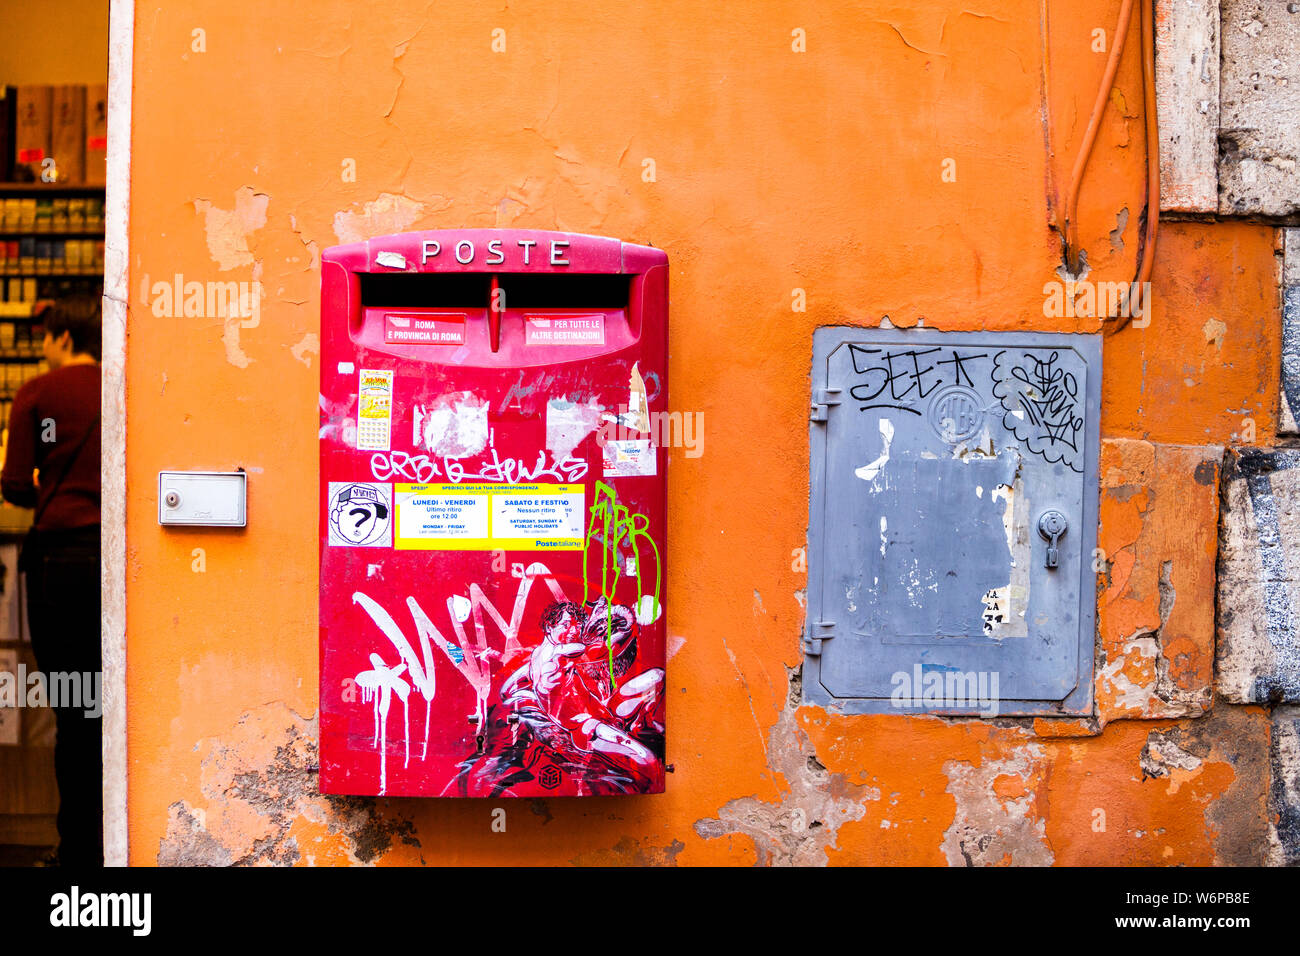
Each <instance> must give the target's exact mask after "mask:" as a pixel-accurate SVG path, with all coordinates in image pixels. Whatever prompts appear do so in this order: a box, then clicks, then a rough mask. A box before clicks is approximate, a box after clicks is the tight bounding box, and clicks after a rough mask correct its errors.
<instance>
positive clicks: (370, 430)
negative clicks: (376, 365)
mask: <svg viewBox="0 0 1300 956" xmlns="http://www.w3.org/2000/svg"><path fill="white" fill-rule="evenodd" d="M357 398H358V401H359V402H360V407H359V409H358V410H357V450H358V451H388V449H389V446H390V445H391V444H392V439H393V434H392V433H393V370H392V369H369V368H363V369H362V370H361V375H360V381H359V383H358V386H357Z"/></svg>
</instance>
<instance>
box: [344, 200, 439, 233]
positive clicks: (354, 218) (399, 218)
mask: <svg viewBox="0 0 1300 956" xmlns="http://www.w3.org/2000/svg"><path fill="white" fill-rule="evenodd" d="M424 213H425V205H424V203H421V202H416V201H415V200H414V199H408V198H407V197H406V196H401V195H398V194H396V193H381V194H380V196H379V198H378V199H374V200H371V201H370V202H368V203H366V204H365V205H363V206H362V207H361V209H360V210H358V211H356V212H349V211H344V212H339V213H336V214H335V215H334V235H336V236H338V240H339V242H361V241H363V240H365V239H369V238H370V237H371V236H383V235H388V234H390V233H394V232H404V231H405V230H407V229H409V228H410V227H411V226H412V225H414V224H415V223H416V222H417V221H418V220H419V218H420V217H421V216H423V215H424Z"/></svg>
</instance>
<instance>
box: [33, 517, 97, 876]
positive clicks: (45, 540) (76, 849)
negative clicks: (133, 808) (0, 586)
mask: <svg viewBox="0 0 1300 956" xmlns="http://www.w3.org/2000/svg"><path fill="white" fill-rule="evenodd" d="M25 547H26V548H28V549H29V551H25V553H24V555H23V565H24V566H25V567H26V568H27V615H28V622H29V626H30V629H31V634H32V652H33V653H34V654H35V655H36V665H37V667H39V668H40V669H41V671H42V673H44V674H45V680H46V692H47V694H49V695H50V696H51V697H52V696H53V690H54V687H53V685H54V678H55V677H56V675H69V674H78V675H80V678H79V681H80V685H81V694H80V699H79V700H71V701H69V700H59V701H53V700H51V703H57V704H58V705H59V706H57V707H55V710H54V716H55V726H56V734H57V735H56V737H55V743H54V776H55V778H56V779H57V781H58V785H59V818H58V826H59V863H60V864H61V865H63V866H103V865H104V839H103V818H104V797H103V786H104V771H103V756H102V751H101V743H100V740H101V738H100V726H101V723H102V720H101V718H100V717H99V716H98V714H99V711H100V710H101V709H102V706H103V698H102V682H101V683H98V684H97V683H96V681H99V680H100V676H101V667H102V662H101V658H100V613H99V611H100V601H99V526H98V525H94V526H91V527H88V528H75V529H72V530H70V531H50V532H41V533H40V535H39V538H38V540H37V542H36V543H35V545H34V546H33V545H32V544H29V545H27V546H25ZM64 686H65V687H66V686H70V685H69V684H65V685H64ZM87 710H90V711H91V712H92V713H93V714H94V716H87V715H86V711H87Z"/></svg>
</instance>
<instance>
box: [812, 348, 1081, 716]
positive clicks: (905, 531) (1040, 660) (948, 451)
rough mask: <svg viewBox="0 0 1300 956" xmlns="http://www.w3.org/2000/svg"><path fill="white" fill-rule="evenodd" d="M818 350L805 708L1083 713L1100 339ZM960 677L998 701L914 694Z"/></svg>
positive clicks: (813, 425)
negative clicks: (810, 705)
mask: <svg viewBox="0 0 1300 956" xmlns="http://www.w3.org/2000/svg"><path fill="white" fill-rule="evenodd" d="M813 357H814V361H813V413H812V419H813V421H812V426H811V431H812V501H811V525H810V532H809V538H810V544H811V546H812V547H811V550H810V559H809V609H808V610H809V614H808V628H807V634H806V640H805V645H804V646H805V651H806V653H807V655H808V656H807V659H806V660H807V671H808V673H806V675H805V680H804V686H805V688H806V697H807V698H808V699H809V700H810V701H816V702H819V703H823V704H831V705H835V706H836V708H837V709H842V710H847V711H857V712H872V711H889V710H894V709H901V710H904V711H917V710H925V711H946V712H955V713H961V712H980V713H984V714H986V715H992V713H999V714H1011V713H1085V712H1089V711H1090V710H1091V700H1092V697H1091V676H1092V658H1093V635H1094V616H1095V601H1096V597H1095V595H1096V590H1095V580H1096V578H1095V574H1094V572H1093V569H1092V564H1093V549H1094V548H1095V547H1096V530H1097V444H1098V408H1099V404H1100V402H1099V393H1100V381H1101V354H1100V343H1099V342H1098V340H1097V337H1096V336H1085V335H1072V334H1047V333H1008V332H1002V333H997V332H988V333H982V332H981V333H957V332H935V331H929V330H924V329H917V330H899V329H876V330H872V329H850V328H825V329H819V330H817V332H816V334H815V336H814V343H813ZM932 675H938V676H937V678H935V677H934V676H932ZM955 675H957V676H965V677H967V678H969V679H970V680H974V679H975V678H976V677H978V678H979V680H981V681H985V682H986V683H985V684H981V685H980V686H981V687H982V688H986V690H985V696H988V695H989V694H993V695H995V696H996V698H997V701H996V706H994V707H989V706H988V703H987V702H986V701H984V700H982V699H981V700H976V699H975V697H974V695H971V699H969V700H966V699H963V698H961V697H958V698H952V697H950V696H949V697H945V696H943V695H942V694H936V695H933V696H932V695H930V694H928V693H927V694H925V695H924V699H923V695H922V687H923V686H925V687H926V688H929V687H931V686H941V685H942V682H943V678H944V677H948V678H949V680H948V684H947V686H948V689H949V690H951V689H952V687H953V686H954V684H953V680H952V677H953V676H955ZM981 675H982V676H981ZM809 678H812V679H811V680H810V679H809ZM955 686H956V687H957V688H958V689H960V688H961V687H963V686H964V684H963V681H962V680H958V681H957V682H956V685H955ZM969 686H971V687H974V686H975V685H974V684H970V685H969ZM900 689H901V690H902V691H904V692H903V693H900ZM900 699H901V700H902V701H903V703H902V704H900V703H899V701H900Z"/></svg>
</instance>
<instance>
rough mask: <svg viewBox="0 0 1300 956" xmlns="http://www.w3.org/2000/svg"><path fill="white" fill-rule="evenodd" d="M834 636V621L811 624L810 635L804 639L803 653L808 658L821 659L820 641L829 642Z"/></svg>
mask: <svg viewBox="0 0 1300 956" xmlns="http://www.w3.org/2000/svg"><path fill="white" fill-rule="evenodd" d="M834 636H835V622H834V621H817V622H816V623H815V624H813V631H812V634H810V635H809V636H808V637H807V638H805V639H804V642H803V649H804V653H805V654H807V655H808V656H809V657H821V653H822V641H829V640H830V639H831V638H832V637H834Z"/></svg>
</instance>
